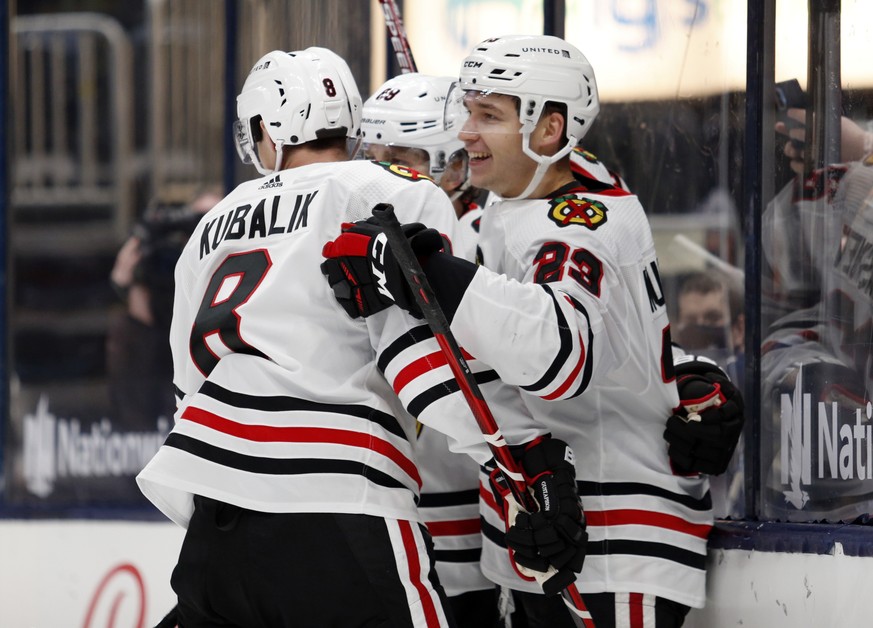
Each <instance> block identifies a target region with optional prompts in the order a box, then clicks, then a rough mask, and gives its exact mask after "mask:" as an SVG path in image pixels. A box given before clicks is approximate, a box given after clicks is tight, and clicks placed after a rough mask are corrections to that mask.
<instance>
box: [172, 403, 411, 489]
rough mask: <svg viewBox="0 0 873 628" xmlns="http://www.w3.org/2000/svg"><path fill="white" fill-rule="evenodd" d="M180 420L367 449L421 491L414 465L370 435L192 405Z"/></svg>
mask: <svg viewBox="0 0 873 628" xmlns="http://www.w3.org/2000/svg"><path fill="white" fill-rule="evenodd" d="M181 419H184V420H186V421H192V422H194V423H198V424H200V425H203V426H204V427H208V428H210V429H213V430H216V431H218V432H222V433H224V434H228V435H230V436H235V437H236V438H241V439H244V440H249V441H254V442H284V443H326V444H332V445H347V446H349V447H360V448H363V449H369V450H371V451H374V452H376V453H378V454H380V455H382V456H385V457H386V458H388V459H390V460H391V461H392V462H394V464H396V465H397V466H398V467H400V468H401V469H403V471H404V472H405V473H406V475H408V476H409V477H410V478H412V479H413V480H414V481H415V483H416V484H417V485H418V487H419V488H421V477H420V476H419V473H418V468H417V467H416V466H415V463H414V462H413V461H412V460H410V459H409V458H408V457H407V456H405V455H403V454H402V453H401V452H400V451H399V450H398V449H397V448H396V447H394V446H393V445H391V444H390V443H388V442H386V441H384V440H382V439H380V438H377V437H375V436H374V435H373V434H369V433H364V432H352V431H349V430H340V429H335V428H320V427H275V426H272V425H246V424H242V423H237V422H236V421H232V420H231V419H227V418H225V417H221V416H219V415H217V414H215V413H212V412H208V411H206V410H203V409H201V408H197V407H194V406H188V407H187V408H185V410H184V411H183V412H182V416H181Z"/></svg>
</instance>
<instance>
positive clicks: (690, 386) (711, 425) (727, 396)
mask: <svg viewBox="0 0 873 628" xmlns="http://www.w3.org/2000/svg"><path fill="white" fill-rule="evenodd" d="M676 385H677V387H678V389H679V404H680V407H679V408H677V409H676V410H675V411H674V414H673V416H671V417H670V418H669V419H667V428H666V430H664V439H665V440H666V441H667V443H668V444H669V447H668V449H667V453H668V455H669V456H670V462H671V463H672V465H673V469H674V470H675V471H676V472H677V473H680V474H683V475H690V474H693V473H706V474H709V475H719V474H721V473H724V472H725V470H726V469H727V467H728V464H729V463H730V460H731V457H732V456H733V453H734V449H736V446H737V442H738V441H739V438H740V434H741V433H742V431H743V423H744V422H745V416H744V414H743V413H744V412H745V406H744V404H743V397H742V395H741V394H740V391H739V390H738V389H737V387H736V386H734V385H733V384H732V383H731V381H730V380H729V379H728V377H727V375H726V374H725V373H724V371H722V370H721V369H720V368H719V367H718V366H717V365H716V364H715V363H714V362H712V361H711V360H707V359H706V358H701V357H694V356H686V357H685V358H683V359H682V360H677V364H676Z"/></svg>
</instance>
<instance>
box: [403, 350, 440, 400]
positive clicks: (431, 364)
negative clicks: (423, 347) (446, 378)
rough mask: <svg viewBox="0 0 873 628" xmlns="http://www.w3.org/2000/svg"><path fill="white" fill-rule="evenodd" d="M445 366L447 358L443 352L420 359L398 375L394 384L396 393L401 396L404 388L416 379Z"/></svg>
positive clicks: (435, 352)
mask: <svg viewBox="0 0 873 628" xmlns="http://www.w3.org/2000/svg"><path fill="white" fill-rule="evenodd" d="M445 365H446V356H445V355H444V354H443V352H442V351H434V352H433V353H429V354H427V355H425V356H422V357H420V358H418V359H417V360H415V361H414V362H411V363H409V364H408V365H407V366H405V367H404V368H402V369H401V370H400V372H399V373H397V377H395V378H394V383H393V386H394V392H395V393H397V394H398V395H399V394H400V391H401V390H403V387H404V386H406V385H407V384H408V383H409V382H411V381H412V380H414V379H415V378H416V377H419V376H421V375H424V374H425V373H427V372H428V371H432V370H434V369H437V368H439V367H441V366H445Z"/></svg>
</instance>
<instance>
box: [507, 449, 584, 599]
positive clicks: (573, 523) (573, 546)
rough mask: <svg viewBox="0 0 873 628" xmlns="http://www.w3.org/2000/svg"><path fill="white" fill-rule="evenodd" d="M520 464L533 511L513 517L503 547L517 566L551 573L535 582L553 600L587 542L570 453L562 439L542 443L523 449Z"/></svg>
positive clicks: (569, 577) (573, 572) (578, 568)
mask: <svg viewBox="0 0 873 628" xmlns="http://www.w3.org/2000/svg"><path fill="white" fill-rule="evenodd" d="M520 461H521V465H522V469H523V470H524V474H525V476H526V477H525V479H526V480H527V484H528V487H529V489H530V491H531V493H532V494H533V496H534V498H535V499H536V502H537V505H538V506H539V510H538V511H537V512H532V513H527V512H519V513H518V514H517V515H516V517H515V521H514V523H512V525H511V526H510V527H509V530H508V531H507V533H506V545H507V547H509V548H510V549H511V550H512V551H513V552H514V554H513V559H514V560H515V562H516V563H517V564H518V565H519V566H520V567H523V568H526V569H529V570H532V571H535V572H545V571H547V570H548V569H549V567H554V568H555V569H556V570H557V573H555V574H554V575H553V576H551V577H550V578H548V579H547V580H545V581H542V579H540V578H538V580H540V584H541V585H542V587H543V592H544V593H546V595H554V594H556V593H559V592H560V591H561V590H562V589H564V588H566V587H567V586H568V585H569V584H570V583H572V582H574V581H575V580H576V574H577V573H579V572H580V571H581V570H582V563H583V562H584V560H585V549H586V544H587V542H588V533H587V532H586V531H585V516H584V515H583V513H582V504H581V502H580V501H579V493H578V491H577V489H576V468H575V459H574V457H573V450H572V449H570V446H569V445H567V443H565V442H564V441H562V440H559V439H557V438H545V439H542V440H537V441H534V443H532V444H531V445H528V446H527V447H526V448H525V450H524V452H523V454H522V455H521V459H520Z"/></svg>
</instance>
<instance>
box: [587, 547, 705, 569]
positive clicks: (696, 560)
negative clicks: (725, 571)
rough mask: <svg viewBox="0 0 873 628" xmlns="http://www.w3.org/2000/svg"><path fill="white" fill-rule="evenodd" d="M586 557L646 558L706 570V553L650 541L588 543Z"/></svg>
mask: <svg viewBox="0 0 873 628" xmlns="http://www.w3.org/2000/svg"><path fill="white" fill-rule="evenodd" d="M585 553H586V555H588V556H606V555H609V556H619V555H631V556H648V557H650V558H663V559H664V560H670V561H673V562H674V563H679V564H680V565H685V566H686V567H691V568H693V569H699V570H701V571H703V570H704V569H705V568H706V552H703V553H697V552H693V551H691V550H687V549H684V548H681V547H676V546H675V545H667V544H666V543H654V542H652V541H623V540H616V539H610V540H609V541H589V542H588V543H587V545H586V546H585Z"/></svg>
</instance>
